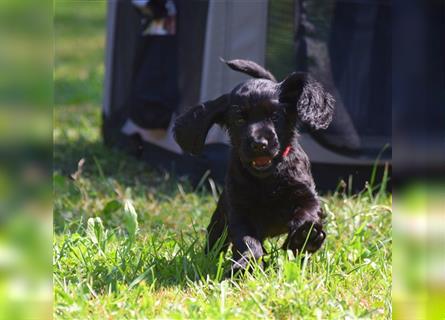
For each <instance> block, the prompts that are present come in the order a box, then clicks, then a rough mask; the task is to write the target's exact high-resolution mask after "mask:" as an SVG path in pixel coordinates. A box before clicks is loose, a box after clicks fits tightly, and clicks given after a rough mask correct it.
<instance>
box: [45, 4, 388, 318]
mask: <svg viewBox="0 0 445 320" xmlns="http://www.w3.org/2000/svg"><path fill="white" fill-rule="evenodd" d="M55 11H56V17H55V21H56V33H55V35H56V51H55V52H56V65H55V72H54V77H55V85H56V86H55V90H56V98H55V101H56V106H55V110H54V117H55V119H54V168H55V169H54V193H55V194H54V199H55V200H54V254H53V264H54V299H55V302H54V315H55V318H57V319H151V318H164V319H165V318H169V319H170V318H173V319H175V318H176V319H179V318H180V319H183V318H187V319H197V318H199V319H220V318H230V319H246V318H250V319H261V318H264V319H270V318H281V319H282V318H284V319H288V318H295V319H316V318H318V319H344V318H351V319H352V318H390V317H391V282H392V281H391V196H390V195H389V194H388V193H386V192H385V190H384V188H382V190H381V192H378V193H372V192H368V190H366V191H365V192H362V193H360V194H358V195H351V194H348V193H347V191H337V192H335V193H334V194H332V195H328V196H325V197H324V198H323V202H324V208H325V210H326V212H327V214H328V219H327V227H326V230H327V232H328V239H327V242H326V245H324V246H323V248H322V250H320V251H319V252H318V253H316V254H314V255H313V256H312V257H311V259H310V260H306V261H305V262H304V263H303V264H301V263H300V262H299V259H296V258H295V257H293V256H292V254H289V253H287V252H283V251H280V250H277V248H278V246H279V245H280V243H281V242H282V241H283V239H274V240H271V241H269V242H267V243H266V248H267V249H268V251H269V252H271V254H270V255H269V256H267V257H266V258H265V259H266V261H268V262H269V266H268V267H267V268H266V269H265V270H261V269H260V268H258V267H257V266H253V269H254V270H253V272H252V274H246V275H244V276H243V277H242V278H241V279H237V280H231V279H228V280H221V273H222V271H223V270H224V268H226V267H227V265H228V264H229V263H230V261H229V259H228V257H215V256H210V257H206V256H204V255H203V243H204V237H205V227H206V225H207V223H208V221H209V219H210V215H211V213H212V210H213V209H214V208H215V198H214V197H213V196H212V194H211V193H210V192H208V191H206V190H203V189H199V190H197V191H193V190H192V189H191V187H190V186H189V185H188V184H187V182H186V181H183V180H180V179H177V178H175V177H173V176H171V175H169V174H167V173H164V174H161V173H156V172H154V171H153V170H151V169H150V168H149V167H147V166H146V165H144V164H143V163H141V162H138V161H136V160H134V159H132V158H129V157H127V156H125V155H123V154H121V153H119V152H117V151H112V150H109V149H107V148H105V147H104V146H103V145H102V143H101V139H100V103H101V92H102V80H101V79H102V77H103V70H104V68H103V56H104V54H103V50H104V32H105V30H104V26H105V21H104V19H105V2H104V1H103V2H102V1H57V2H56V5H55ZM80 159H85V163H84V165H83V167H82V170H81V171H79V174H78V177H77V179H76V180H72V179H69V178H67V176H68V175H69V174H71V173H74V172H76V171H77V166H78V162H79V160H80Z"/></svg>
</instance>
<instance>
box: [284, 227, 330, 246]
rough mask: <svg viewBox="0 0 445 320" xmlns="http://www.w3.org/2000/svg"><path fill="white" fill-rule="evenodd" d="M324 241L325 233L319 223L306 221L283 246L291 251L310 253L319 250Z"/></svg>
mask: <svg viewBox="0 0 445 320" xmlns="http://www.w3.org/2000/svg"><path fill="white" fill-rule="evenodd" d="M325 239H326V232H324V230H323V226H322V225H321V224H320V223H313V222H311V221H306V222H305V223H303V225H302V226H300V227H299V228H298V229H297V230H295V231H294V232H293V233H292V234H290V235H289V238H288V240H287V241H286V243H285V245H287V248H288V249H291V250H293V251H298V252H302V251H304V252H310V253H312V252H315V251H317V250H318V249H320V247H321V246H322V245H323V242H324V240H325Z"/></svg>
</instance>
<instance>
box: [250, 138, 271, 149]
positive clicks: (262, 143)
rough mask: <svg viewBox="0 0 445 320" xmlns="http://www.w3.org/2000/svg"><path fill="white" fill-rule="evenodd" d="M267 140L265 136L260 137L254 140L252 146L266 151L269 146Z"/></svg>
mask: <svg viewBox="0 0 445 320" xmlns="http://www.w3.org/2000/svg"><path fill="white" fill-rule="evenodd" d="M267 143H268V142H267V140H266V139H265V138H260V139H256V140H254V141H252V143H251V144H250V146H251V147H252V149H253V150H255V151H264V150H266V148H267Z"/></svg>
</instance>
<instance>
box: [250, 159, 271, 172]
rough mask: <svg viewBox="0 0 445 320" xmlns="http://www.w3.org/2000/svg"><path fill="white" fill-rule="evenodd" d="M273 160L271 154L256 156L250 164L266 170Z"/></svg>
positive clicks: (257, 168) (255, 167)
mask: <svg viewBox="0 0 445 320" xmlns="http://www.w3.org/2000/svg"><path fill="white" fill-rule="evenodd" d="M272 160H273V158H272V157H269V156H261V157H256V158H255V159H253V160H252V161H251V162H250V165H251V166H252V167H253V168H254V169H256V170H266V169H269V168H270V166H271V165H272Z"/></svg>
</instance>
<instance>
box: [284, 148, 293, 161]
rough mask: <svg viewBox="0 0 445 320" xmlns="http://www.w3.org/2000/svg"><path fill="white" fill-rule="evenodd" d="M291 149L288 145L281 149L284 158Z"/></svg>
mask: <svg viewBox="0 0 445 320" xmlns="http://www.w3.org/2000/svg"><path fill="white" fill-rule="evenodd" d="M291 151H292V146H290V145H289V146H287V147H286V149H284V151H283V158H286V157H287V156H288V155H289V153H290V152H291Z"/></svg>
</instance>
